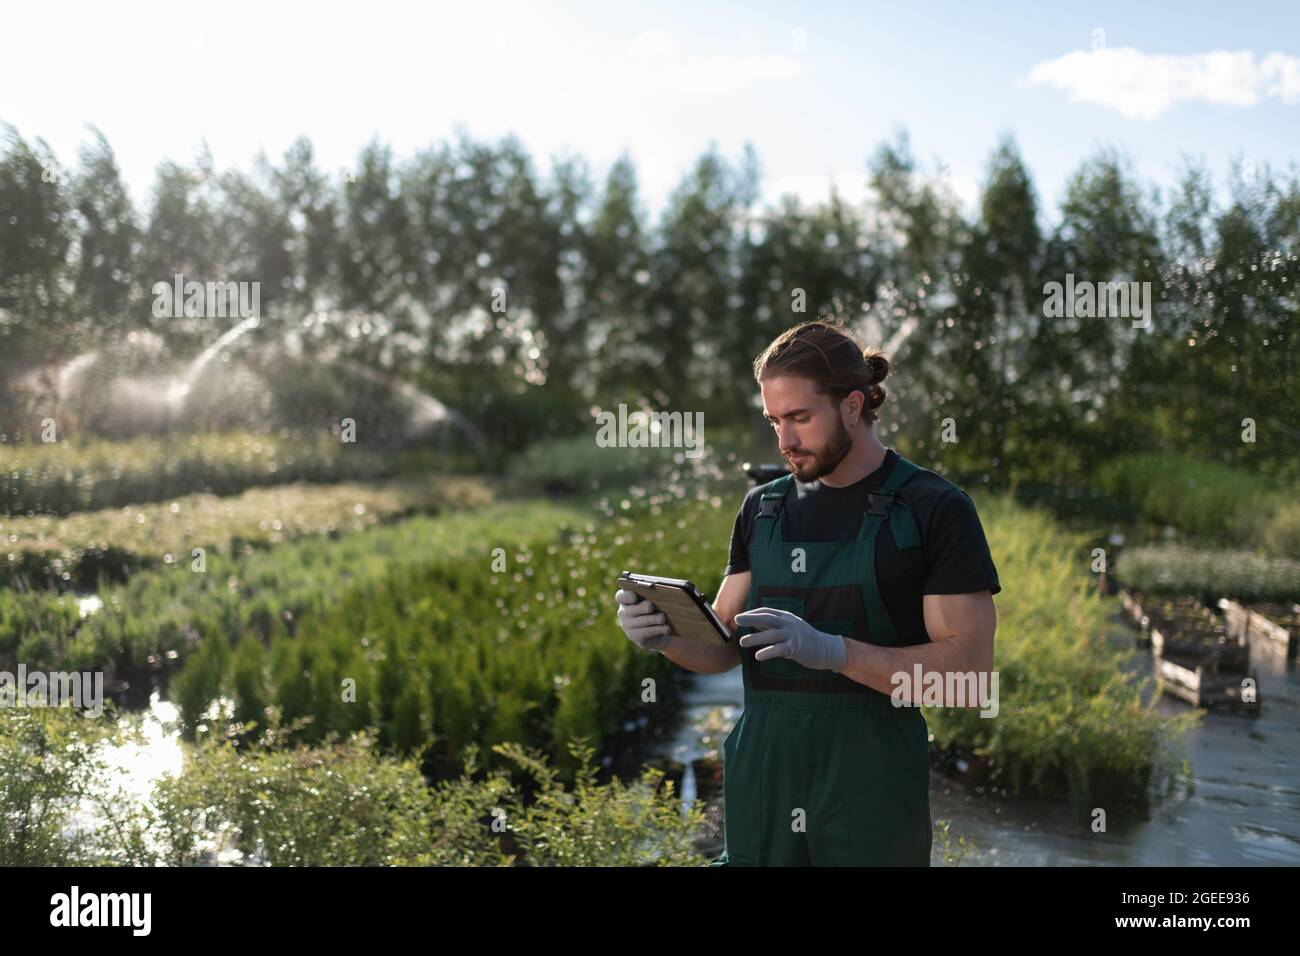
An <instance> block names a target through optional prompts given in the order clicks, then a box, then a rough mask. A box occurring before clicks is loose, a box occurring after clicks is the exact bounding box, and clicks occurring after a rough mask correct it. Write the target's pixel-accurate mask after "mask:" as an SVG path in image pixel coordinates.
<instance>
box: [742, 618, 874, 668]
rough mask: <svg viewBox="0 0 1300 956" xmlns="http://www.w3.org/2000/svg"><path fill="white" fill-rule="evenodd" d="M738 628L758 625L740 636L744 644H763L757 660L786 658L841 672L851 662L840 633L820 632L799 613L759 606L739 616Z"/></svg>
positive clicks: (748, 645)
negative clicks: (755, 628) (752, 631)
mask: <svg viewBox="0 0 1300 956" xmlns="http://www.w3.org/2000/svg"><path fill="white" fill-rule="evenodd" d="M736 625H737V626H738V627H757V628H759V630H757V631H755V632H754V633H753V634H746V635H745V636H744V637H742V638H741V639H740V646H741V647H756V646H759V645H764V644H766V645H770V646H767V647H763V648H762V649H761V650H759V651H758V652H757V653H756V654H755V655H754V658H755V660H760V661H767V660H772V659H773V658H777V657H784V658H788V659H789V660H792V661H794V662H796V663H798V664H802V665H803V666H804V667H808V668H811V669H812V670H815V671H820V670H828V671H835V672H836V673H839V672H840V671H841V670H843V669H844V665H845V664H846V663H847V662H848V654H849V650H848V647H847V646H846V645H845V643H844V638H843V637H841V636H840V635H838V634H827V633H825V632H824V631H819V630H817V628H815V627H813V626H812V625H811V624H809V623H808V622H807V621H805V620H804V619H803V618H801V617H799V616H798V615H797V614H791V613H790V612H789V611H780V610H777V609H776V608H771V607H760V608H757V609H755V610H753V611H745V612H743V613H741V614H737V615H736Z"/></svg>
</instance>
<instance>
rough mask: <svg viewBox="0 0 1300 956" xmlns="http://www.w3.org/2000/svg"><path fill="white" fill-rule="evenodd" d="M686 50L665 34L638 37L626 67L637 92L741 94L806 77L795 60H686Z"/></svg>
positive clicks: (657, 32) (629, 50)
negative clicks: (770, 84) (802, 75)
mask: <svg viewBox="0 0 1300 956" xmlns="http://www.w3.org/2000/svg"><path fill="white" fill-rule="evenodd" d="M684 49H685V48H684V47H683V45H682V44H681V43H679V42H678V41H677V40H676V39H674V38H673V37H672V36H671V35H670V34H668V33H666V32H664V31H663V30H647V31H645V32H644V33H641V34H639V35H638V36H637V37H636V38H635V39H633V40H632V42H631V43H630V44H628V47H627V59H626V60H625V61H624V64H623V66H624V68H625V69H626V70H627V72H628V73H629V74H631V76H630V79H632V81H633V83H634V88H639V89H642V90H645V91H656V90H657V91H662V92H672V93H691V94H710V93H738V92H740V91H742V90H747V89H749V88H750V87H753V86H757V85H759V84H760V83H767V82H772V81H779V80H789V79H793V78H794V77H797V76H800V75H801V74H802V73H803V66H802V64H800V62H799V60H798V59H796V58H795V57H792V56H729V55H714V56H687V55H685V53H684Z"/></svg>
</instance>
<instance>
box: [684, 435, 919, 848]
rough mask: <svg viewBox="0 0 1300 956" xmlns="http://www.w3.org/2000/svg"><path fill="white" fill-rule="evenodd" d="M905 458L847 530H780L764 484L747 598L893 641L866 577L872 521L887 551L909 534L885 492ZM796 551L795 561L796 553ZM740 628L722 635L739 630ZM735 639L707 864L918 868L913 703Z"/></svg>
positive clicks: (846, 631) (849, 632) (872, 554)
mask: <svg viewBox="0 0 1300 956" xmlns="http://www.w3.org/2000/svg"><path fill="white" fill-rule="evenodd" d="M917 470H918V468H917V466H916V465H914V464H913V463H912V462H910V461H907V460H906V459H904V458H903V457H902V456H898V457H896V458H895V461H894V465H893V467H892V468H891V470H890V472H889V474H888V475H887V476H886V478H885V481H884V483H883V484H882V485H880V486H878V487H876V488H873V489H872V492H871V494H870V495H869V497H868V506H867V510H866V512H865V514H864V515H863V518H862V524H861V526H860V528H859V529H858V533H857V537H856V538H853V539H850V540H847V541H788V540H786V536H785V531H784V520H783V518H782V516H781V512H782V506H783V504H784V502H785V500H786V497H787V496H788V494H789V493H790V490H791V489H792V488H793V486H794V476H793V475H784V476H782V477H781V478H778V479H776V480H775V481H773V482H771V483H770V485H769V489H770V490H769V491H767V492H764V494H763V495H762V498H761V499H760V500H761V511H760V514H759V517H758V520H757V523H756V525H755V528H754V535H753V540H752V542H751V545H750V572H751V575H752V578H751V585H750V591H749V603H748V604H747V605H746V608H747V609H750V610H752V609H754V608H759V607H771V608H779V609H783V610H787V611H790V612H792V613H794V614H797V615H798V616H799V617H801V618H803V619H804V620H806V621H808V622H809V623H810V624H812V625H813V626H814V627H816V628H817V629H818V630H821V631H825V632H826V633H828V634H841V635H843V636H845V637H848V638H851V639H853V640H858V641H865V642H867V643H870V644H878V645H883V646H887V647H896V646H899V645H901V644H902V639H901V638H900V637H899V635H898V634H897V633H896V632H895V629H894V626H893V622H892V621H891V620H890V618H889V614H888V613H887V612H886V610H885V604H884V601H883V600H882V599H881V595H880V589H879V587H878V585H877V581H876V536H877V535H878V534H879V533H880V530H881V528H882V526H883V525H884V524H886V522H888V524H889V527H890V532H891V533H892V534H893V535H894V540H895V543H896V544H897V546H898V548H899V550H904V549H906V548H914V547H920V544H921V539H920V534H919V533H918V531H917V528H916V522H915V521H914V520H913V519H912V516H911V513H910V512H909V511H908V510H907V507H906V506H905V505H904V504H902V503H901V502H900V501H897V500H896V498H895V494H894V493H895V492H896V491H897V490H898V489H899V488H900V487H902V485H903V484H904V483H905V482H906V481H907V480H908V479H909V478H911V477H912V475H914V474H915V473H916V472H917ZM801 553H802V556H803V558H804V560H805V562H806V563H805V564H804V565H803V566H802V568H803V569H799V568H800V567H801V565H800V564H798V563H797V561H798V560H799V559H800V557H801ZM754 630H755V628H753V627H741V628H738V629H737V630H736V637H737V638H739V637H740V636H741V635H743V634H748V633H751V632H753V631H754ZM739 650H740V656H741V666H742V668H743V677H744V684H745V709H744V711H743V712H742V713H741V715H740V719H739V720H738V721H737V722H736V725H735V726H734V727H732V729H731V733H729V734H728V735H727V739H726V741H725V742H724V744H723V761H724V763H723V815H724V820H723V824H724V840H725V843H724V849H723V851H722V855H721V856H719V857H718V858H717V859H715V860H713V861H711V862H710V864H709V865H710V866H929V865H930V845H931V839H932V832H931V822H930V748H929V729H928V727H927V726H926V723H925V718H924V717H923V716H922V715H921V711H920V709H919V708H917V707H911V706H906V707H894V706H893V705H892V703H891V701H890V696H889V694H888V693H882V692H881V691H877V690H873V689H872V688H870V687H867V686H866V685H865V684H859V683H858V682H856V681H853V680H850V679H849V678H847V677H845V676H844V675H842V674H837V673H835V672H834V671H829V670H809V669H808V668H806V667H804V666H803V665H801V664H797V663H795V662H794V661H791V660H784V659H777V660H767V661H758V660H756V659H755V657H754V655H755V654H756V653H757V651H758V648H745V647H742V648H740V649H739Z"/></svg>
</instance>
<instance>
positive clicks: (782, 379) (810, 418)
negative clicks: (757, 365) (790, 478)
mask: <svg viewBox="0 0 1300 956" xmlns="http://www.w3.org/2000/svg"><path fill="white" fill-rule="evenodd" d="M761 391H762V394H763V416H764V417H765V418H766V419H767V420H768V421H769V422H771V423H772V426H773V429H774V430H775V432H776V440H777V447H778V448H779V449H780V451H781V454H782V456H784V457H785V460H786V461H787V462H789V463H790V470H791V471H792V472H793V473H794V476H795V477H796V478H798V479H799V480H800V481H803V482H808V481H814V480H816V479H817V478H820V477H822V476H823V475H828V474H830V473H831V472H832V471H834V470H835V468H836V466H838V465H839V463H840V462H841V461H843V460H844V456H845V455H847V454H848V453H849V450H850V449H851V448H852V447H853V438H852V436H850V435H849V432H848V429H846V428H845V427H844V420H843V419H842V418H841V417H840V410H839V403H838V402H835V401H833V400H832V399H831V397H830V396H829V395H819V394H818V393H817V390H816V388H815V387H814V386H813V383H812V380H811V379H806V378H795V377H794V376H789V375H780V376H777V377H776V378H769V379H766V380H765V381H764V382H763V383H762V385H761ZM801 456H802V457H801Z"/></svg>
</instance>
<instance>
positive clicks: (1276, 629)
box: [1219, 598, 1300, 658]
mask: <svg viewBox="0 0 1300 956" xmlns="http://www.w3.org/2000/svg"><path fill="white" fill-rule="evenodd" d="M1219 607H1220V608H1221V609H1222V610H1223V620H1224V627H1225V628H1226V629H1227V632H1228V634H1229V635H1231V636H1233V637H1237V638H1239V639H1240V640H1243V641H1245V642H1247V643H1250V644H1254V645H1255V646H1259V647H1266V648H1268V649H1271V650H1276V651H1279V652H1281V653H1284V654H1285V655H1286V656H1287V657H1289V658H1291V657H1295V656H1296V648H1297V646H1300V625H1292V626H1290V627H1287V626H1284V625H1282V624H1279V623H1278V622H1276V621H1274V620H1273V619H1272V618H1270V617H1269V616H1268V613H1267V612H1266V611H1264V610H1262V609H1261V608H1259V607H1258V606H1248V605H1244V604H1240V603H1239V602H1237V601H1234V600H1232V599H1231V598H1220V599H1219ZM1292 613H1294V614H1296V615H1300V604H1297V605H1292Z"/></svg>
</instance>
